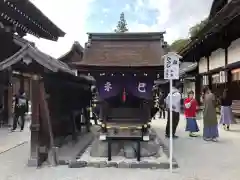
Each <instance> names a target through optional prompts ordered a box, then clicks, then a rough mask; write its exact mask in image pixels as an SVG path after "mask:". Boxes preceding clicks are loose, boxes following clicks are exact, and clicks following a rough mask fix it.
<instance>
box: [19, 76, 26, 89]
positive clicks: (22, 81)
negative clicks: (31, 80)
mask: <svg viewBox="0 0 240 180" xmlns="http://www.w3.org/2000/svg"><path fill="white" fill-rule="evenodd" d="M19 81H20V88H19V91H20V92H25V88H24V87H25V85H24V84H25V83H24V76H20V77H19Z"/></svg>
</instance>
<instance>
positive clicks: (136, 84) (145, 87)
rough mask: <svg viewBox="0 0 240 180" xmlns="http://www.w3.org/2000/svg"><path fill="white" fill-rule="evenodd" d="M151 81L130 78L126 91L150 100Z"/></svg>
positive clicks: (151, 94)
mask: <svg viewBox="0 0 240 180" xmlns="http://www.w3.org/2000/svg"><path fill="white" fill-rule="evenodd" d="M153 83H154V82H153V80H151V79H148V78H132V79H129V80H128V81H127V91H129V92H130V93H131V94H133V95H134V96H137V97H139V98H143V99H152V98H153V93H152V88H153Z"/></svg>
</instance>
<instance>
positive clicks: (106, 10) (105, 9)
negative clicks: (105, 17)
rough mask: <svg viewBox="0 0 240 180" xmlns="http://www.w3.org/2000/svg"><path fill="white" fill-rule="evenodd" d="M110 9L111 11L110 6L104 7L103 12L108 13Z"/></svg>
mask: <svg viewBox="0 0 240 180" xmlns="http://www.w3.org/2000/svg"><path fill="white" fill-rule="evenodd" d="M109 11H110V9H108V8H103V9H102V12H103V13H108V12H109Z"/></svg>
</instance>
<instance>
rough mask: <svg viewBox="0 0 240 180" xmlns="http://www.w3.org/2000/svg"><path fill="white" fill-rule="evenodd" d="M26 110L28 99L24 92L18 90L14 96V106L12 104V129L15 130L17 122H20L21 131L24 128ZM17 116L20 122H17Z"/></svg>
mask: <svg viewBox="0 0 240 180" xmlns="http://www.w3.org/2000/svg"><path fill="white" fill-rule="evenodd" d="M26 112H28V100H27V98H26V94H25V93H24V92H19V94H18V95H16V97H15V106H14V113H15V115H14V120H13V127H12V131H15V130H16V128H17V124H20V126H21V127H20V128H21V131H23V129H24V125H25V113H26ZM19 117H21V123H19V121H18V120H19Z"/></svg>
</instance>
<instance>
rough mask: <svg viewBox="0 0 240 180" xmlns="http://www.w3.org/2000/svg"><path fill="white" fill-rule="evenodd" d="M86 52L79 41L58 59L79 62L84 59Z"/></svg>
mask: <svg viewBox="0 0 240 180" xmlns="http://www.w3.org/2000/svg"><path fill="white" fill-rule="evenodd" d="M83 53H84V48H83V47H82V46H81V45H80V44H79V42H77V41H76V42H74V43H73V45H72V47H71V49H70V50H69V51H68V52H66V53H65V54H64V55H62V56H61V57H59V58H58V60H60V61H62V62H65V63H71V62H78V61H80V60H82V57H83Z"/></svg>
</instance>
